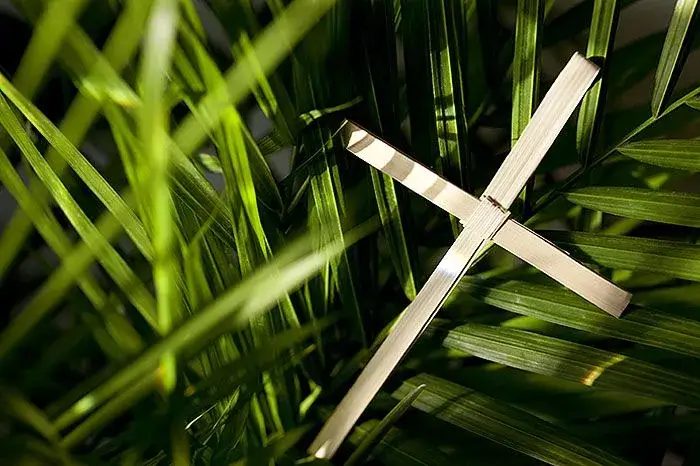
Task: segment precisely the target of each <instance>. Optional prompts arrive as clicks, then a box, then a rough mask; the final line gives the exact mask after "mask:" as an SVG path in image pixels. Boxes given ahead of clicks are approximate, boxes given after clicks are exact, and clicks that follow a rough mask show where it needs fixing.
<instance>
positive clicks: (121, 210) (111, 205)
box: [0, 74, 153, 259]
mask: <svg viewBox="0 0 700 466" xmlns="http://www.w3.org/2000/svg"><path fill="white" fill-rule="evenodd" d="M0 91H1V92H2V93H3V94H5V96H6V97H7V98H8V100H9V101H10V102H12V104H13V105H15V106H16V107H17V109H18V110H19V111H20V113H21V114H22V115H23V116H24V117H25V118H27V120H29V122H31V123H32V125H34V127H35V128H37V129H38V130H39V132H40V133H41V135H42V136H44V138H46V140H47V141H49V143H50V144H51V146H52V147H53V148H54V149H55V150H56V152H57V153H58V154H59V155H60V156H61V157H62V158H63V159H64V160H65V162H67V163H68V165H70V166H71V168H73V170H75V172H76V173H77V174H78V176H79V177H80V179H81V180H83V182H84V183H85V184H86V185H87V187H88V188H90V190H91V191H92V192H93V193H95V195H96V196H97V197H98V199H99V200H100V201H102V203H103V204H104V206H105V207H106V208H107V210H109V211H110V212H111V213H112V214H113V215H114V217H115V218H116V219H117V220H119V221H120V222H121V223H122V225H123V227H124V230H125V231H126V233H127V234H128V235H129V237H131V239H132V240H133V241H134V244H135V245H136V247H138V248H139V250H140V251H141V253H142V254H143V255H144V256H145V257H146V258H147V259H150V258H151V257H152V255H153V251H152V247H151V243H150V240H149V238H148V235H147V234H146V231H145V229H144V227H143V225H142V224H141V222H140V221H139V219H138V217H136V214H135V213H134V212H133V210H131V208H130V207H129V206H128V205H127V204H126V203H125V202H124V200H123V199H122V198H121V197H120V196H119V194H117V193H116V192H115V191H114V189H113V188H112V186H111V185H110V184H109V183H108V182H107V180H105V179H104V178H103V177H102V175H101V174H100V172H98V171H97V169H96V168H95V167H93V166H92V164H91V163H90V162H89V161H88V160H87V159H86V158H85V157H84V156H83V155H82V154H81V153H80V151H78V149H76V148H75V146H73V144H71V143H70V141H69V140H68V139H67V138H66V137H65V136H64V135H63V133H62V132H61V131H60V130H59V129H58V128H56V127H55V126H54V125H53V124H52V123H51V121H50V120H49V119H48V118H46V116H44V115H43V114H42V113H41V111H40V110H39V109H38V108H36V107H35V106H34V105H33V104H32V103H31V102H30V101H28V100H27V99H26V98H25V97H24V96H23V95H22V94H21V93H20V92H19V91H18V90H17V89H16V88H14V86H12V84H10V82H9V81H8V80H7V79H6V78H5V77H4V76H3V75H2V74H0ZM54 171H55V170H54Z"/></svg>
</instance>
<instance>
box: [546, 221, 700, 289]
mask: <svg viewBox="0 0 700 466" xmlns="http://www.w3.org/2000/svg"><path fill="white" fill-rule="evenodd" d="M545 235H546V237H547V238H548V239H550V240H552V241H554V242H556V243H557V244H558V245H559V246H561V247H562V248H564V249H565V250H567V251H569V252H571V254H572V255H573V256H574V257H577V258H579V259H580V260H583V261H591V260H592V261H594V262H596V263H598V264H600V265H603V266H605V267H610V268H616V269H622V270H639V271H647V272H655V273H660V274H665V275H669V276H671V277H678V278H685V279H688V280H695V281H700V247H698V246H696V245H693V244H687V243H680V242H677V241H666V240H657V239H650V238H633V237H626V236H615V235H599V234H594V233H579V232H554V231H552V232H546V233H545Z"/></svg>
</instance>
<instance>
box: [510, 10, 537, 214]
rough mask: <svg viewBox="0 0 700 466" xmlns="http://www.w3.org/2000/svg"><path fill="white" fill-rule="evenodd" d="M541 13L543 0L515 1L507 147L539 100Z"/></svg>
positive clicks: (525, 193) (524, 194) (524, 195)
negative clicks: (511, 84)
mask: <svg viewBox="0 0 700 466" xmlns="http://www.w3.org/2000/svg"><path fill="white" fill-rule="evenodd" d="M543 15H544V1H543V0H518V7H517V10H516V17H515V55H514V56H513V68H512V70H513V107H512V110H511V124H510V147H513V146H514V145H515V143H516V142H517V141H518V139H520V135H521V134H522V132H523V130H524V129H525V127H526V126H527V125H528V123H530V118H531V116H532V112H533V111H534V110H535V107H536V106H537V102H538V100H539V95H538V92H539V60H540V48H541V32H542V23H543ZM531 186H532V185H531V183H528V185H527V186H526V187H525V189H524V190H523V192H522V194H521V199H522V200H523V201H524V210H525V214H526V215H527V213H528V210H529V208H530V207H529V199H528V191H529V190H530V189H531Z"/></svg>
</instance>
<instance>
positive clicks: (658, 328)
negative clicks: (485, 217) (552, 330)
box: [460, 280, 700, 357]
mask: <svg viewBox="0 0 700 466" xmlns="http://www.w3.org/2000/svg"><path fill="white" fill-rule="evenodd" d="M460 290H461V291H464V292H468V293H469V296H472V297H474V298H477V299H479V300H482V301H483V302H485V303H487V304H490V305H492V306H496V307H498V308H501V309H505V310H507V311H510V312H515V313H518V314H522V315H526V316H531V317H535V318H537V319H541V320H544V321H546V322H552V323H555V324H559V325H564V326H567V327H571V328H576V329H579V330H584V331H587V332H590V333H592V334H594V335H600V336H607V337H611V338H620V339H622V340H628V341H633V342H635V343H640V344H643V345H648V346H654V347H657V348H661V349H665V350H669V351H675V352H677V353H680V354H685V355H688V356H694V357H700V323H698V322H697V321H695V320H691V319H685V318H682V317H677V316H674V315H671V314H667V313H663V312H659V311H655V310H652V309H644V308H641V307H634V308H633V309H632V310H628V311H627V312H626V313H625V315H624V317H623V318H622V319H618V318H615V317H612V316H611V315H609V314H606V313H604V312H602V311H601V310H600V309H598V308H597V307H595V306H593V305H592V304H590V303H588V302H587V301H585V300H584V299H583V298H580V297H579V296H577V295H575V294H574V293H572V292H570V291H568V290H567V289H565V288H561V287H554V286H548V285H539V284H535V283H527V282H517V281H507V282H500V281H496V282H489V281H487V282H484V283H480V282H478V281H467V280H463V281H462V283H461V284H460Z"/></svg>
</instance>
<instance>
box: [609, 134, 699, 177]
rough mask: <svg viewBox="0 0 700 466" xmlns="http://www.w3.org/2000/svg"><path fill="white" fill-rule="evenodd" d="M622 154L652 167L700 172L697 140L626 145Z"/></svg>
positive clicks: (667, 140)
mask: <svg viewBox="0 0 700 466" xmlns="http://www.w3.org/2000/svg"><path fill="white" fill-rule="evenodd" d="M617 150H618V151H619V152H620V153H621V154H624V155H626V156H628V157H631V158H633V159H635V160H638V161H640V162H642V163H647V164H650V165H658V166H660V167H668V168H678V169H681V170H688V171H692V172H698V171H700V141H699V140H695V139H655V140H648V141H637V142H631V143H629V144H625V145H623V146H620V147H618V149H617Z"/></svg>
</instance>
